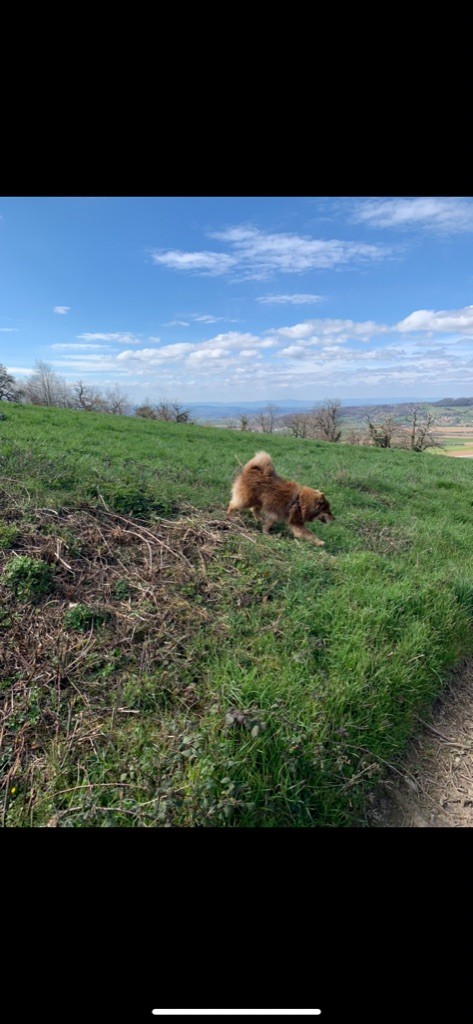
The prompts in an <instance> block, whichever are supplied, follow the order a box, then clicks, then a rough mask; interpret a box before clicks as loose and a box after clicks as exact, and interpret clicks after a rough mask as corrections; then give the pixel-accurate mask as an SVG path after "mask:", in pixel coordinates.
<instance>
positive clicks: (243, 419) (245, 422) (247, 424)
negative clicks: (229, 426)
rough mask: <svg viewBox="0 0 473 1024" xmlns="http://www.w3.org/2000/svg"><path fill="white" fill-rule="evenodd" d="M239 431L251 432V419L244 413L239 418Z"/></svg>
mask: <svg viewBox="0 0 473 1024" xmlns="http://www.w3.org/2000/svg"><path fill="white" fill-rule="evenodd" d="M238 430H251V421H250V418H249V416H246V414H245V413H244V412H242V413H240V416H239V417H238Z"/></svg>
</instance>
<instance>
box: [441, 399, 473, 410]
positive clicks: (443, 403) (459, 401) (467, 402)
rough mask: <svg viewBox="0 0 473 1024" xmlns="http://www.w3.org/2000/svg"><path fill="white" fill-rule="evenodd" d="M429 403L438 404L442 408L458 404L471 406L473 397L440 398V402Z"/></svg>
mask: <svg viewBox="0 0 473 1024" xmlns="http://www.w3.org/2000/svg"><path fill="white" fill-rule="evenodd" d="M430 405H440V406H442V407H443V408H444V409H450V408H455V407H458V406H463V407H465V406H472V405H473V398H441V399H440V402H430Z"/></svg>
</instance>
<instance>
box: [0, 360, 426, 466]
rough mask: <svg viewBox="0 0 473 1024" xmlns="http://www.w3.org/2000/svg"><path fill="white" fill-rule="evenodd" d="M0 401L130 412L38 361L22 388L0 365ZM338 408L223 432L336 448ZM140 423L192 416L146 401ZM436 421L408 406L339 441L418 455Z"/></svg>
mask: <svg viewBox="0 0 473 1024" xmlns="http://www.w3.org/2000/svg"><path fill="white" fill-rule="evenodd" d="M0 401H4V402H26V403H28V404H30V405H41V406H54V407H56V408H61V409H76V410H82V411H84V412H105V413H111V414H113V415H116V416H125V415H127V414H128V413H130V412H131V407H130V403H129V399H128V397H127V395H126V394H125V392H124V391H123V390H122V388H121V387H120V385H119V384H114V385H113V386H112V387H110V388H108V389H107V390H106V391H100V390H99V389H98V388H97V387H96V386H95V385H93V384H85V383H84V381H83V380H78V381H75V382H74V383H68V382H67V381H66V379H65V378H64V377H61V375H60V374H58V373H57V372H56V370H54V368H53V367H52V366H51V365H50V364H49V363H45V362H43V361H42V360H37V361H36V363H35V366H34V370H33V372H32V373H31V374H30V375H29V376H28V377H26V378H25V380H24V381H22V383H21V385H20V384H19V383H18V382H17V381H16V380H15V378H14V377H13V376H12V374H10V373H8V370H7V369H6V367H5V366H4V365H3V364H2V363H0ZM340 409H341V403H340V401H339V400H338V399H327V400H326V401H325V402H323V403H322V405H320V406H317V407H314V408H313V409H312V410H310V411H309V412H305V413H302V412H297V413H290V414H286V415H283V416H281V415H280V413H279V410H278V407H277V406H276V405H274V404H273V403H272V402H269V403H268V404H267V405H266V406H265V407H264V408H263V409H261V410H260V412H258V413H255V414H254V415H253V416H252V417H249V416H248V415H247V414H245V413H242V414H241V415H240V416H239V417H238V418H237V419H236V420H229V421H227V423H226V426H227V427H229V428H231V429H233V430H244V431H256V432H258V433H263V434H272V433H273V432H274V431H275V430H278V431H280V430H284V432H287V433H289V434H291V435H292V436H293V437H300V438H303V439H304V438H307V439H309V438H312V439H314V440H321V441H330V442H331V443H332V444H337V443H338V442H339V441H341V440H342V428H341V426H340ZM134 415H135V416H138V417H140V418H142V419H150V420H163V421H166V422H169V423H191V422H192V420H191V415H190V412H189V410H188V409H185V408H184V406H183V405H181V403H180V402H171V401H166V400H164V399H161V400H159V401H158V402H157V403H155V404H152V403H151V402H150V401H149V399H145V401H144V402H143V403H142V405H139V406H137V407H136V408H135V410H134ZM434 426H435V420H434V417H433V415H432V413H430V412H426V411H424V410H423V407H422V405H420V404H415V405H412V406H411V407H410V409H409V411H408V416H407V422H406V423H404V424H399V423H397V422H396V421H395V420H394V418H393V417H392V416H384V417H377V418H376V417H371V416H370V414H367V416H366V418H365V423H364V429H362V430H360V429H357V428H354V427H352V428H351V429H349V430H348V432H347V434H346V436H345V437H343V440H344V441H345V442H347V443H348V444H367V445H373V446H374V447H376V448H395V447H397V448H409V449H410V450H411V451H414V452H422V451H425V450H426V449H427V448H440V447H441V445H440V444H439V442H438V440H437V439H436V437H435V434H434V432H433V430H434Z"/></svg>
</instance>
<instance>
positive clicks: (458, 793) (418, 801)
mask: <svg viewBox="0 0 473 1024" xmlns="http://www.w3.org/2000/svg"><path fill="white" fill-rule="evenodd" d="M366 818H367V824H368V825H370V826H371V827H372V828H396V827H397V828H471V827H473V660H471V659H470V660H468V661H464V662H463V663H462V664H460V665H459V666H458V667H457V669H456V670H455V671H454V673H453V674H452V676H451V679H450V682H449V684H448V687H447V690H446V692H445V693H444V694H443V696H442V697H441V699H440V700H438V701H437V702H436V704H435V706H434V708H433V710H432V712H431V714H430V715H429V718H428V720H427V719H426V720H424V721H422V720H420V719H419V732H418V733H417V735H416V736H415V738H414V739H413V740H412V741H411V743H410V745H409V748H408V750H407V753H406V755H405V757H404V759H403V761H402V764H401V765H399V767H397V768H396V769H394V768H393V770H392V771H391V773H390V775H389V776H388V777H387V778H386V779H385V780H384V783H383V785H382V786H380V788H379V790H377V791H376V792H375V793H373V794H372V796H371V800H370V802H369V805H368V809H367V813H366Z"/></svg>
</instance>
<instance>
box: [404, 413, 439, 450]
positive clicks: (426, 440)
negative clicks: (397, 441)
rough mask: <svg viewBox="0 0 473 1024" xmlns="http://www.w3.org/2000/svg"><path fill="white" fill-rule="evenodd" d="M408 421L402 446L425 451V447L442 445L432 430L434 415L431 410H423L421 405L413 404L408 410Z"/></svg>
mask: <svg viewBox="0 0 473 1024" xmlns="http://www.w3.org/2000/svg"><path fill="white" fill-rule="evenodd" d="M409 417H410V422H409V427H408V430H407V432H406V433H404V437H403V440H404V442H405V443H404V445H403V447H406V448H409V449H410V450H411V451H412V452H425V450H426V449H427V448H441V447H442V445H441V444H440V443H439V441H438V440H437V438H436V436H435V434H434V433H433V432H432V431H433V428H434V427H435V417H434V416H433V414H432V413H431V412H427V411H426V412H423V410H422V406H421V405H419V404H416V405H413V406H412V408H411V409H410V412H409Z"/></svg>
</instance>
